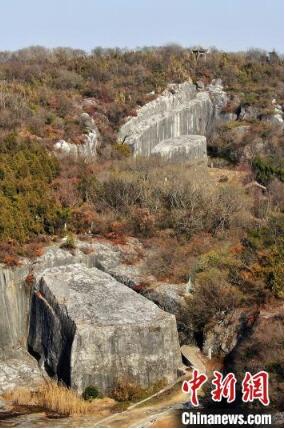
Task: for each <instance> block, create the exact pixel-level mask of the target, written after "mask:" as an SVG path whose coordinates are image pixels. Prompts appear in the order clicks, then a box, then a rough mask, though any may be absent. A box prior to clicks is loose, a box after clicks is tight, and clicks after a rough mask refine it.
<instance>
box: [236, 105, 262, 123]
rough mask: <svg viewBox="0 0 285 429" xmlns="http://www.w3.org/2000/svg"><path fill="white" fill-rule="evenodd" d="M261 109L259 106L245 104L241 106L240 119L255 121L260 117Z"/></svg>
mask: <svg viewBox="0 0 285 429" xmlns="http://www.w3.org/2000/svg"><path fill="white" fill-rule="evenodd" d="M259 116H260V111H259V109H258V108H257V107H254V106H250V105H247V104H244V105H243V106H240V110H239V119H241V120H243V121H255V120H257V119H259Z"/></svg>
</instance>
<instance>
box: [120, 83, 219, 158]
mask: <svg viewBox="0 0 285 429" xmlns="http://www.w3.org/2000/svg"><path fill="white" fill-rule="evenodd" d="M226 103H227V96H226V93H225V92H224V91H223V87H222V83H221V80H220V79H217V80H214V81H213V82H212V83H211V85H209V86H208V87H207V90H204V89H203V88H202V90H201V91H197V88H196V86H195V85H194V84H193V83H192V82H191V81H188V82H184V83H183V84H173V85H169V86H168V88H167V89H166V90H165V91H164V92H163V93H162V95H161V96H159V97H158V98H157V99H156V100H153V101H151V102H150V103H147V104H146V105H145V106H143V107H142V108H140V109H139V110H138V111H137V116H136V117H134V118H132V119H130V120H128V121H127V122H126V123H125V124H124V125H123V126H122V127H121V129H120V131H119V138H120V140H121V141H122V142H124V143H126V144H128V145H130V146H131V147H132V150H133V153H134V156H137V155H142V156H150V155H151V154H152V153H153V152H156V151H159V148H158V149H156V147H157V146H158V145H160V147H161V145H162V147H163V144H164V142H166V145H167V146H168V147H169V146H170V145H171V142H172V143H173V145H177V144H178V143H179V145H180V146H181V143H182V140H183V139H182V140H176V138H177V137H181V136H188V137H189V136H190V137H191V136H192V135H196V136H207V135H208V134H209V133H210V132H211V130H212V127H213V123H214V121H215V120H216V118H217V117H218V116H219V115H220V112H221V111H222V109H223V107H224V106H225V104H226ZM197 138H198V137H197ZM197 138H196V139H192V140H191V139H190V140H188V145H187V154H188V158H189V159H190V160H191V159H192V156H194V158H193V160H194V161H196V160H200V159H202V160H204V159H205V153H204V149H205V140H204V139H203V138H200V140H199V144H200V146H201V147H200V148H199V149H198V140H197ZM191 142H192V143H193V146H194V147H195V148H193V151H190V143H191ZM181 150H182V149H181ZM183 150H184V151H186V149H183ZM165 151H166V149H165ZM167 152H168V154H170V153H171V151H170V149H167ZM195 156H196V158H195ZM200 156H201V158H200Z"/></svg>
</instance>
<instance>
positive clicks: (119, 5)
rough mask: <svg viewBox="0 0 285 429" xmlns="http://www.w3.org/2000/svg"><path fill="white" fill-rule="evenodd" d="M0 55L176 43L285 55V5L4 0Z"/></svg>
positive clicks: (265, 0)
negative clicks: (23, 50) (40, 49)
mask: <svg viewBox="0 0 285 429" xmlns="http://www.w3.org/2000/svg"><path fill="white" fill-rule="evenodd" d="M0 13H1V25H0V50H2V51H3V50H16V49H20V48H23V47H27V46H31V45H41V46H45V47H48V48H52V47H57V46H69V47H72V48H79V49H84V50H86V51H90V50H91V49H93V48H94V47H96V46H102V47H120V48H136V47H142V46H159V45H165V44H169V43H177V44H180V45H182V46H186V47H187V46H194V45H202V46H205V47H207V48H208V47H212V46H215V47H217V48H218V49H222V50H225V51H238V50H245V49H248V48H253V47H255V48H261V49H265V50H272V49H276V50H277V51H278V52H280V53H283V0H0Z"/></svg>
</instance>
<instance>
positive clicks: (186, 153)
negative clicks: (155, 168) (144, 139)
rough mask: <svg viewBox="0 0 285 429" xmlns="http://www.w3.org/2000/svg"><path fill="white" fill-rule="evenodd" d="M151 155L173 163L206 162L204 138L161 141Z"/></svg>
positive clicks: (191, 136)
mask: <svg viewBox="0 0 285 429" xmlns="http://www.w3.org/2000/svg"><path fill="white" fill-rule="evenodd" d="M151 153H152V154H153V155H158V156H160V157H162V158H164V159H167V160H168V161H174V162H198V161H199V162H207V143H206V137H204V136H199V135H187V136H180V137H175V138H172V139H168V140H163V141H162V142H160V143H158V144H157V145H156V146H155V147H154V148H153V149H152V151H151Z"/></svg>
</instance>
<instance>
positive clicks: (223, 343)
mask: <svg viewBox="0 0 285 429" xmlns="http://www.w3.org/2000/svg"><path fill="white" fill-rule="evenodd" d="M248 316H249V315H248V314H247V313H245V312H243V311H242V310H240V309H237V310H234V311H233V312H232V313H230V314H228V315H226V316H225V317H224V319H223V320H220V321H219V322H217V323H216V324H215V325H213V324H211V326H210V327H209V328H208V329H207V328H206V329H205V332H204V344H203V352H204V353H205V354H206V355H208V356H209V357H211V356H218V357H225V356H226V355H227V354H229V353H230V352H231V351H232V350H233V349H234V348H235V346H236V345H237V343H238V341H239V339H240V338H241V336H242V335H243V333H244V331H245V330H248V329H249V328H250V327H251V325H252V324H253V323H254V321H255V315H254V314H252V315H251V317H248Z"/></svg>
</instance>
